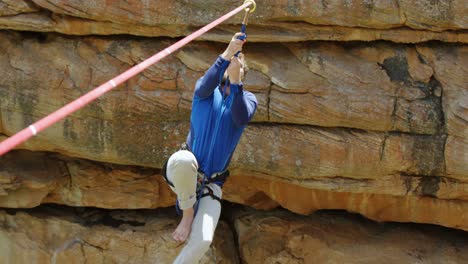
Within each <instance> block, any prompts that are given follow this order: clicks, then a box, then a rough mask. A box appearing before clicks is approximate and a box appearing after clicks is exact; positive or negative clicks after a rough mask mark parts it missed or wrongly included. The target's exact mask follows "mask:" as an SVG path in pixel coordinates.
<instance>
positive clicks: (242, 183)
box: [0, 151, 468, 230]
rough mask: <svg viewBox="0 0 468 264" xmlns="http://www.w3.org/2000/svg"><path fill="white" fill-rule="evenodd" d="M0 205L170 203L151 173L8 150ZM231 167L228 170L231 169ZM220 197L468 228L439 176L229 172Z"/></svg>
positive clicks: (456, 194)
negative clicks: (307, 175) (294, 175)
mask: <svg viewBox="0 0 468 264" xmlns="http://www.w3.org/2000/svg"><path fill="white" fill-rule="evenodd" d="M0 164H1V166H0V206H1V207H10V208H24V207H35V206H38V205H40V204H43V203H56V204H64V205H70V206H77V207H101V208H110V209H119V208H122V209H136V208H156V207H167V206H172V205H173V204H174V201H175V196H174V194H173V193H172V191H171V190H170V189H169V187H168V186H167V184H166V183H165V182H164V181H163V180H162V176H161V175H159V171H158V170H155V169H148V168H141V167H129V166H122V165H115V164H104V163H97V162H91V161H87V160H78V159H71V158H68V157H64V156H60V155H57V154H48V153H39V152H37V153H36V152H29V151H15V152H13V153H9V154H8V155H6V156H4V157H2V158H0ZM234 167H235V166H234ZM232 174H233V175H232V176H231V177H230V178H229V180H228V181H227V182H226V184H225V186H224V194H223V198H224V199H226V200H228V201H231V202H235V203H240V204H244V205H248V206H251V207H254V208H258V209H273V208H275V207H278V206H282V207H284V208H286V209H288V210H291V211H293V212H296V213H300V214H305V215H307V214H310V213H312V212H314V211H315V210H319V209H346V210H348V211H351V212H356V213H360V214H362V215H364V216H366V217H368V218H371V219H374V220H377V221H401V222H417V223H433V224H438V225H444V226H448V227H453V228H459V229H464V230H468V225H467V223H468V220H467V219H468V215H467V214H466V212H468V208H467V206H468V205H467V204H468V203H466V201H467V200H468V196H467V193H468V183H467V182H466V181H461V180H455V179H453V178H447V177H440V176H439V177H436V176H410V175H406V176H405V175H387V176H377V175H370V176H373V178H363V179H353V178H351V177H303V178H294V177H291V176H290V175H289V174H287V173H284V174H276V175H275V174H270V175H268V174H261V173H259V172H255V171H250V174H245V173H244V174H242V173H240V172H239V171H238V170H237V169H234V170H232Z"/></svg>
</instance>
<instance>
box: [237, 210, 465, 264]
mask: <svg viewBox="0 0 468 264" xmlns="http://www.w3.org/2000/svg"><path fill="white" fill-rule="evenodd" d="M233 218H234V219H235V220H234V223H235V228H236V232H237V234H238V241H239V242H238V244H239V252H240V255H241V258H242V260H243V261H244V262H245V263H252V264H253V263H297V264H302V263H352V264H357V263H417V262H428V263H429V262H453V263H460V262H463V261H465V260H468V245H467V244H468V239H467V236H466V232H453V230H447V229H440V228H435V227H431V226H418V225H411V226H406V225H399V224H394V223H386V224H375V223H372V222H370V221H368V220H365V219H361V218H359V217H349V216H345V215H344V214H341V213H340V212H318V213H315V214H313V215H311V216H308V217H301V216H296V215H292V214H289V213H287V212H279V211H274V212H252V211H248V212H236V213H235V214H234V217H233ZM416 252H417V253H416Z"/></svg>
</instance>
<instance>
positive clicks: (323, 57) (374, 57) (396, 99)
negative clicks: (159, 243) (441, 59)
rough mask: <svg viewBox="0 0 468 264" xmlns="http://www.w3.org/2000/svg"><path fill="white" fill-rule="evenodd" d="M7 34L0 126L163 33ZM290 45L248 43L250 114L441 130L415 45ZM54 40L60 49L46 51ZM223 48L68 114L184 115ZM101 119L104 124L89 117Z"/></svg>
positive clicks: (122, 66) (161, 67) (106, 75)
mask: <svg viewBox="0 0 468 264" xmlns="http://www.w3.org/2000/svg"><path fill="white" fill-rule="evenodd" d="M4 34H5V35H4V36H5V38H4V39H5V40H4V41H2V43H1V45H2V48H3V50H4V53H1V51H0V56H1V57H0V63H1V64H2V67H3V68H4V69H5V80H4V81H3V83H2V86H1V87H0V88H1V89H0V93H1V95H3V96H2V99H3V100H2V105H1V108H2V111H3V112H4V113H3V116H4V117H3V118H2V119H3V120H2V122H3V132H4V133H5V134H11V133H13V132H14V131H18V130H20V129H22V128H23V127H24V126H27V125H29V124H30V123H31V122H32V121H33V120H35V119H38V118H40V117H42V116H44V115H46V114H48V113H50V112H52V111H54V110H56V109H57V108H59V107H60V106H63V105H64V104H66V103H67V102H69V101H71V100H73V99H75V98H77V97H78V96H79V95H81V94H83V93H84V92H85V91H87V90H89V89H92V88H94V87H96V86H98V85H100V84H102V83H103V82H105V81H107V80H108V79H110V78H112V76H114V75H117V74H118V73H120V72H123V71H124V70H126V69H128V68H129V67H130V66H132V65H134V64H135V63H136V62H139V61H141V60H143V59H144V58H146V57H149V56H150V55H151V53H152V52H154V51H158V50H161V49H162V48H163V47H164V46H165V45H167V44H168V43H169V42H167V41H157V42H152V41H131V40H116V41H109V40H104V39H100V38H86V39H85V40H84V41H79V40H75V39H67V38H62V37H58V36H48V35H36V36H34V35H26V37H27V36H29V37H30V38H27V39H26V40H24V39H23V38H24V37H25V36H24V35H23V36H21V35H15V34H8V33H4ZM19 43H21V45H19ZM288 47H289V49H287V48H285V47H283V46H281V45H272V44H269V45H267V46H264V45H251V46H249V49H248V50H247V54H248V58H249V65H250V68H251V71H252V74H250V73H248V74H247V79H246V85H249V83H247V81H248V82H251V83H252V88H253V91H255V92H256V93H257V94H258V95H259V97H261V99H260V100H259V101H260V106H259V108H260V109H261V111H259V115H257V116H256V119H255V120H256V121H270V122H284V123H298V124H310V125H320V126H340V127H341V126H344V127H354V128H360V129H369V130H379V131H389V130H391V131H394V130H397V131H403V132H412V133H422V134H433V133H435V132H437V131H439V130H440V128H441V126H442V124H441V119H442V118H441V115H442V113H441V109H440V108H441V106H440V99H439V98H440V97H437V96H436V95H435V94H437V93H436V91H437V90H439V91H440V89H442V87H441V86H440V85H439V84H438V82H437V80H435V79H434V78H433V77H430V76H432V75H431V73H432V72H431V69H430V68H428V66H427V65H424V64H421V63H419V64H418V63H415V62H414V56H415V55H414V52H415V50H414V49H413V48H410V47H406V46H396V47H392V46H389V45H376V46H375V47H371V48H369V47H364V46H359V45H357V46H353V45H348V46H346V45H345V46H339V45H336V44H325V43H323V44H319V45H314V46H312V45H308V44H305V45H289V46H288ZM266 48H267V49H268V50H269V51H271V52H274V53H275V55H276V56H275V57H274V59H273V58H272V56H268V54H265V52H264V50H265V49H266ZM52 50H53V52H55V53H56V54H58V55H57V57H54V58H51V57H50V56H49V55H48V53H49V52H51V51H52ZM199 50H203V51H202V52H200V51H199ZM347 50H348V51H347ZM221 51H222V47H219V46H218V45H214V46H213V47H210V46H209V45H206V44H199V45H193V46H189V47H188V48H187V49H184V50H183V51H182V52H181V53H179V54H178V55H177V58H179V59H180V61H179V60H177V58H174V57H170V58H167V60H165V61H164V62H165V63H164V64H158V65H156V66H153V67H151V68H150V69H149V70H147V71H145V72H144V73H143V74H142V75H140V76H138V77H136V78H134V79H132V80H130V81H129V82H128V83H127V84H125V85H123V86H122V87H120V88H117V89H116V90H115V91H111V92H110V93H108V94H107V95H106V96H104V97H102V98H100V99H99V100H97V102H94V103H93V104H92V105H91V106H89V107H86V108H84V109H83V110H81V111H79V112H78V113H75V114H74V116H77V117H81V118H84V117H87V118H88V117H95V118H96V122H106V121H111V120H117V119H118V120H122V119H124V120H145V121H147V122H149V121H154V122H159V121H161V120H164V121H170V120H187V119H188V115H189V112H190V104H191V94H192V91H193V84H194V83H195V80H196V79H197V78H198V77H199V76H201V74H202V71H198V70H201V69H202V68H206V67H207V65H209V64H210V63H211V62H212V61H213V60H214V59H215V57H216V54H219V53H220V52H221ZM291 51H292V52H291ZM349 51H350V52H352V54H347V52H349ZM380 51H381V52H380ZM30 54H33V55H30ZM200 57H203V59H197V60H195V58H200ZM296 57H297V58H296ZM462 58H463V56H461V58H460V59H462ZM190 61H192V62H190ZM197 61H198V62H197ZM180 62H183V63H185V64H186V65H187V66H185V64H183V63H180ZM408 62H409V63H408ZM304 64H305V65H306V66H304ZM355 65H360V66H359V67H355ZM103 69H105V70H103ZM194 69H195V70H197V71H194ZM338 69H339V70H338ZM415 69H421V70H415ZM44 76H46V77H44ZM412 76H414V79H413V77H412ZM271 83H273V85H271ZM270 86H271V87H270ZM270 90H271V92H270ZM19 91H21V93H20V92H19ZM57 91H61V92H57ZM295 102H299V103H295ZM7 112H8V113H7ZM155 113H157V114H155ZM25 114H28V115H29V117H27V116H26V115H25ZM12 115H16V116H15V117H14V118H13V117H12ZM23 119H24V120H23ZM65 122H66V121H65ZM63 125H64V126H65V124H63ZM99 126H103V124H95V125H94V127H99Z"/></svg>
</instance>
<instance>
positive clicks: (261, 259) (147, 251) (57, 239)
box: [0, 206, 468, 264]
mask: <svg viewBox="0 0 468 264" xmlns="http://www.w3.org/2000/svg"><path fill="white" fill-rule="evenodd" d="M229 212H230V216H229V218H228V219H226V220H222V221H221V222H220V224H219V225H218V228H217V231H216V234H215V238H214V240H213V241H214V243H213V245H212V246H211V248H210V250H209V251H208V253H207V254H206V255H205V256H204V258H203V259H202V261H201V263H220V264H227V263H229V264H238V263H343V262H346V263H363V262H366V263H376V262H378V263H395V262H402V263H418V262H421V263H426V262H438V263H440V262H443V263H466V261H468V238H467V236H466V234H465V233H464V232H461V231H455V230H448V229H446V228H440V227H435V226H422V227H421V226H419V227H418V226H412V227H408V226H405V225H399V224H376V223H372V222H370V221H368V220H365V219H363V218H360V217H357V216H353V217H349V216H345V214H343V213H340V212H320V213H315V214H312V215H310V216H307V217H306V216H298V215H294V214H292V213H289V212H285V211H279V210H273V211H271V212H259V211H257V212H254V211H253V210H240V209H239V208H231V207H229ZM227 221H229V222H230V221H233V222H232V225H228V224H227ZM176 224H177V222H176V221H175V219H174V217H173V216H171V213H169V212H167V210H160V209H159V210H155V211H151V210H144V211H134V210H112V211H104V210H98V209H91V208H78V209H71V208H66V207H65V208H64V207H56V206H41V207H39V208H36V209H33V210H28V211H27V212H25V211H22V210H15V211H13V210H8V211H0V226H2V228H1V229H0V243H1V245H2V247H0V253H1V255H2V261H3V262H5V263H28V262H29V261H30V260H31V259H34V261H35V263H64V262H67V263H143V264H146V263H164V264H165V263H171V262H172V260H173V258H175V256H176V255H177V253H178V252H179V250H181V246H180V245H179V244H177V243H175V242H173V240H172V239H171V238H170V230H172V229H173V228H174V227H175V225H176ZM231 228H234V230H232V229H231ZM233 233H236V234H237V238H236V237H233V235H232V234H233ZM235 240H237V241H235ZM236 244H238V245H239V251H237V250H236V248H235V245H236Z"/></svg>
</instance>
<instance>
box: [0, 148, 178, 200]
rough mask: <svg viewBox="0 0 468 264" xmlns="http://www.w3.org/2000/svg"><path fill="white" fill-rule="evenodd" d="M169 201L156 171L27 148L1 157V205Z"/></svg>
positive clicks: (158, 172)
mask: <svg viewBox="0 0 468 264" xmlns="http://www.w3.org/2000/svg"><path fill="white" fill-rule="evenodd" d="M174 201H175V196H174V194H173V192H172V191H171V190H170V189H169V187H168V186H167V184H166V183H165V182H164V180H163V178H162V176H160V171H159V170H154V169H149V168H139V167H128V166H121V165H115V164H104V163H100V164H98V163H96V162H90V161H87V160H78V159H70V158H67V157H64V156H60V155H56V154H47V153H35V152H29V151H17V152H14V153H11V154H8V155H5V156H3V157H1V158H0V207H9V208H31V207H36V206H39V205H41V204H43V203H57V204H66V205H70V206H78V207H100V208H111V209H118V208H123V209H137V208H156V207H167V206H171V205H173V204H174Z"/></svg>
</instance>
